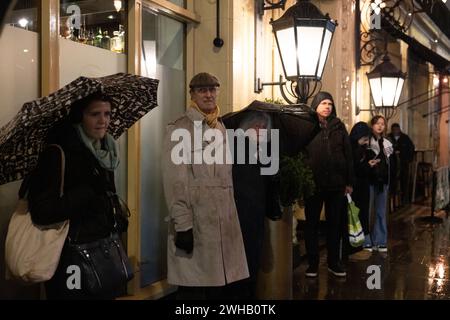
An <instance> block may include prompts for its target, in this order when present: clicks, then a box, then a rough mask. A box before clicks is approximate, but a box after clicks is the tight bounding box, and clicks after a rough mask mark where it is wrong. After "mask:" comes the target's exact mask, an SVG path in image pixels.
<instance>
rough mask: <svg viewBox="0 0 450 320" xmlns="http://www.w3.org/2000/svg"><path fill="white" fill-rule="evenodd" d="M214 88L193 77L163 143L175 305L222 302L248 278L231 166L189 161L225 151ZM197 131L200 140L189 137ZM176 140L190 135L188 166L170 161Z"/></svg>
mask: <svg viewBox="0 0 450 320" xmlns="http://www.w3.org/2000/svg"><path fill="white" fill-rule="evenodd" d="M219 86H220V83H219V80H218V79H217V78H216V77H215V76H213V75H211V74H209V73H199V74H197V75H195V76H194V77H193V78H192V80H191V82H190V84H189V88H190V91H189V92H190V94H191V102H190V106H189V107H188V108H187V111H186V113H185V114H184V115H183V116H182V117H181V118H179V119H177V120H175V121H174V122H172V123H170V124H169V125H168V127H167V133H166V137H165V140H164V150H163V162H162V166H163V183H164V192H165V197H166V202H167V206H168V209H169V218H170V222H169V236H168V244H167V255H168V257H167V268H168V276H167V278H168V282H169V283H170V284H174V285H178V286H179V288H178V298H179V299H218V298H224V297H226V295H225V293H226V291H227V290H225V286H226V285H227V284H229V283H232V282H236V281H238V280H242V279H245V278H247V277H248V276H249V273H248V267H247V260H246V256H245V249H244V244H243V240H242V234H241V228H240V225H239V219H238V216H237V212H236V205H235V202H234V196H233V183H232V171H231V170H232V169H231V164H227V162H226V161H225V159H222V160H223V161H214V163H211V162H209V161H206V162H208V163H206V162H205V160H204V159H202V160H201V161H200V162H199V161H195V160H194V158H195V154H197V155H198V154H200V155H203V154H205V153H204V152H205V149H207V148H208V146H210V147H211V145H212V144H213V143H214V144H220V145H221V146H223V149H224V150H226V148H227V147H228V146H227V145H226V140H225V137H226V133H225V127H224V125H223V124H222V122H221V121H220V120H219V118H218V117H219V107H218V106H217V104H216V99H217V95H218V90H219ZM199 130H201V132H202V134H201V135H200V136H199V135H198V134H194V131H196V132H198V131H199ZM208 130H214V132H217V130H218V131H220V133H221V134H222V135H219V137H222V139H221V140H222V141H216V140H215V139H214V140H212V141H207V140H204V139H203V133H204V132H205V131H208ZM210 132H211V131H210ZM180 134H185V135H186V134H187V135H190V136H189V139H188V143H187V145H188V146H189V148H190V150H189V151H188V153H189V154H188V155H186V156H187V157H186V159H187V160H189V161H183V162H181V163H180V161H178V160H176V159H174V154H175V155H176V154H178V152H176V150H178V149H177V148H176V147H177V146H179V145H180ZM217 137H218V136H215V138H216V139H217ZM195 139H200V141H195ZM184 142H185V143H186V141H184ZM197 149H198V150H197ZM183 150H184V149H183ZM223 155H224V156H225V153H224V154H223Z"/></svg>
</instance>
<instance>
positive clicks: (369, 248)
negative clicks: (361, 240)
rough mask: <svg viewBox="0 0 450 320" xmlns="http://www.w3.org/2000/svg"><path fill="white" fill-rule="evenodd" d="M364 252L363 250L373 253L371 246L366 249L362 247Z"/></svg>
mask: <svg viewBox="0 0 450 320" xmlns="http://www.w3.org/2000/svg"><path fill="white" fill-rule="evenodd" d="M364 250H365V251H369V252H372V251H373V249H372V246H367V247H366V246H365V247H364Z"/></svg>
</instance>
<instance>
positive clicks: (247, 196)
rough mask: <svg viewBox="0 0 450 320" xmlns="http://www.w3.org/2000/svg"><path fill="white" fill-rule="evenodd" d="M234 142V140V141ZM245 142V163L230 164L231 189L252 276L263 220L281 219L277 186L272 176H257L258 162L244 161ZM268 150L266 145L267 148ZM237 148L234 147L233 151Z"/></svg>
mask: <svg viewBox="0 0 450 320" xmlns="http://www.w3.org/2000/svg"><path fill="white" fill-rule="evenodd" d="M235 142H236V139H235ZM248 146H249V139H248V138H246V159H247V161H246V163H244V164H238V163H237V154H236V155H235V162H234V164H233V188H234V199H235V202H236V209H237V212H238V216H239V223H240V225H241V231H242V237H243V241H244V246H245V253H246V257H247V263H248V269H249V273H250V277H252V278H253V277H256V275H257V272H258V269H259V265H260V260H261V254H262V246H263V240H264V220H265V217H268V218H270V219H273V220H276V219H277V218H280V217H281V214H282V213H281V210H280V206H279V204H278V201H277V187H276V184H275V182H274V181H275V180H274V177H273V176H270V175H261V168H262V167H264V166H263V165H262V164H261V163H259V161H258V162H257V163H255V164H250V163H249V161H248V153H249V147H248ZM268 149H269V150H270V146H269V147H268ZM234 150H237V146H236V145H235V149H234Z"/></svg>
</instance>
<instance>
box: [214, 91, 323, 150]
mask: <svg viewBox="0 0 450 320" xmlns="http://www.w3.org/2000/svg"><path fill="white" fill-rule="evenodd" d="M261 112H262V113H265V114H266V115H268V116H269V117H270V119H271V122H272V129H278V130H280V154H281V155H288V156H292V155H296V154H298V153H299V152H300V151H301V150H302V149H303V148H304V147H305V146H306V145H307V144H308V143H309V142H310V141H311V140H312V138H313V137H314V136H315V135H316V134H317V132H318V131H319V126H318V122H317V118H316V116H315V112H314V111H312V110H311V109H310V108H309V107H308V106H307V105H277V104H272V103H266V102H262V101H258V100H255V101H253V102H252V103H251V104H250V105H249V106H247V107H246V108H244V109H242V110H240V111H237V112H232V113H228V114H226V115H224V116H223V117H222V120H223V122H224V124H225V126H226V127H227V128H228V129H237V128H240V127H241V125H242V123H243V120H244V119H246V118H248V117H249V116H250V117H251V114H256V113H261Z"/></svg>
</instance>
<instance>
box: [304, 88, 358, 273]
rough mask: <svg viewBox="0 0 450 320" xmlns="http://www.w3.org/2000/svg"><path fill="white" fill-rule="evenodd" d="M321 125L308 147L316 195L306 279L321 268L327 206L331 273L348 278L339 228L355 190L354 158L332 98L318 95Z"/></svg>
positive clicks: (310, 211)
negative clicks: (321, 235)
mask: <svg viewBox="0 0 450 320" xmlns="http://www.w3.org/2000/svg"><path fill="white" fill-rule="evenodd" d="M311 108H312V109H313V110H316V116H317V120H318V121H319V123H320V131H319V133H318V134H317V135H316V136H315V137H314V138H313V139H312V141H311V142H310V143H309V144H308V146H307V147H306V152H307V163H308V164H309V166H310V167H311V169H312V171H313V175H314V182H315V185H316V190H315V194H314V195H313V196H312V197H310V198H308V199H306V201H305V217H306V229H305V243H306V251H307V255H308V262H309V268H308V269H307V270H306V276H307V277H316V276H317V271H318V266H319V246H318V242H319V239H318V234H319V222H320V213H321V211H322V206H323V204H324V203H325V216H326V220H327V251H328V256H327V261H328V270H329V271H330V272H331V273H333V274H334V275H335V276H340V277H345V276H346V272H345V270H344V269H343V266H342V265H341V261H340V260H341V258H340V249H341V247H340V226H341V224H342V218H343V217H342V215H343V206H344V204H345V202H344V199H345V198H344V195H345V194H346V193H352V191H353V189H352V186H353V179H354V173H353V157H352V150H351V146H350V140H349V137H348V134H347V130H346V128H345V126H344V124H343V123H342V121H341V120H339V118H337V117H336V108H335V104H334V101H333V97H332V96H331V94H329V93H328V92H319V93H318V94H317V95H316V96H315V97H314V100H313V102H312V104H311Z"/></svg>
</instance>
